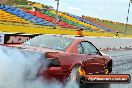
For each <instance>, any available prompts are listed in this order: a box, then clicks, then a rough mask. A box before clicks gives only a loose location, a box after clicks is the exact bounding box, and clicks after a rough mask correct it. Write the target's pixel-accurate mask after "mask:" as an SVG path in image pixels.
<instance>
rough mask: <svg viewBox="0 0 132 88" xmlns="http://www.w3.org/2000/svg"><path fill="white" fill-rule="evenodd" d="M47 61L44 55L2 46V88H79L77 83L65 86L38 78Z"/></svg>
mask: <svg viewBox="0 0 132 88" xmlns="http://www.w3.org/2000/svg"><path fill="white" fill-rule="evenodd" d="M45 59H46V58H44V53H38V52H31V51H26V50H20V49H17V48H11V47H3V46H1V47H0V88H78V84H77V83H76V82H72V81H69V82H67V83H66V85H63V84H62V83H60V82H59V81H57V80H52V81H51V82H50V83H49V82H46V81H45V80H46V79H44V78H42V77H36V75H37V73H38V71H39V70H41V69H44V67H45V68H46V65H47V63H46V60H45ZM71 86H72V87H71Z"/></svg>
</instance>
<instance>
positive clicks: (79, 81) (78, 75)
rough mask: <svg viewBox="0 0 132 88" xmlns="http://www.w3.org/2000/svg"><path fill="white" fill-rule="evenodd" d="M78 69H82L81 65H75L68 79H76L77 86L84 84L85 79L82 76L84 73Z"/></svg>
mask: <svg viewBox="0 0 132 88" xmlns="http://www.w3.org/2000/svg"><path fill="white" fill-rule="evenodd" d="M79 69H82V68H81V66H75V67H74V68H73V69H72V71H71V74H70V76H69V81H76V82H77V84H78V85H79V86H83V85H85V81H86V79H85V78H84V77H83V75H84V74H81V73H80V72H79Z"/></svg>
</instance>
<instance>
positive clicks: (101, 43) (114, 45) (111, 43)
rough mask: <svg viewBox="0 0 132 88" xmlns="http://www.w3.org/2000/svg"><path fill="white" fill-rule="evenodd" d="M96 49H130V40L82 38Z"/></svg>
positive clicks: (131, 44)
mask: <svg viewBox="0 0 132 88" xmlns="http://www.w3.org/2000/svg"><path fill="white" fill-rule="evenodd" d="M84 38H85V39H87V40H89V41H90V42H92V43H93V44H94V45H95V46H96V47H97V48H98V49H120V48H132V38H112V37H84Z"/></svg>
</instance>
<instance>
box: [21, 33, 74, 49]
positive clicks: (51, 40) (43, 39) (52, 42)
mask: <svg viewBox="0 0 132 88" xmlns="http://www.w3.org/2000/svg"><path fill="white" fill-rule="evenodd" d="M72 42H73V39H70V38H65V37H61V36H50V35H40V36H37V37H34V38H32V39H30V40H28V41H26V42H25V43H23V44H24V45H30V46H40V47H46V48H50V49H55V50H65V49H66V48H67V47H68V46H69V45H70V44H71V43H72Z"/></svg>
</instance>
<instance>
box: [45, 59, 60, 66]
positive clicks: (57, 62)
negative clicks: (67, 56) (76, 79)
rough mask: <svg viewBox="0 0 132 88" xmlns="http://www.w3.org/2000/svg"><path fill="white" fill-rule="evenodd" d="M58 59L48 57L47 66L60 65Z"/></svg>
mask: <svg viewBox="0 0 132 88" xmlns="http://www.w3.org/2000/svg"><path fill="white" fill-rule="evenodd" d="M60 65H61V64H60V61H59V59H48V67H60Z"/></svg>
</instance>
